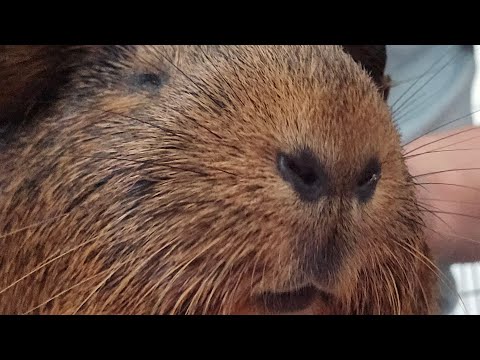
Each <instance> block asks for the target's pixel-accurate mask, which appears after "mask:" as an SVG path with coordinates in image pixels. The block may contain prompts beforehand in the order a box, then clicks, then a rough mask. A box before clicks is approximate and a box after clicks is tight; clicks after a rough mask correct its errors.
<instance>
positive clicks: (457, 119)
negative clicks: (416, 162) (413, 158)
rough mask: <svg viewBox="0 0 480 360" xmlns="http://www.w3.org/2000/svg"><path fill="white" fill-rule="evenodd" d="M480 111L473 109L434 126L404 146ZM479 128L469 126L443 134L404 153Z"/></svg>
mask: <svg viewBox="0 0 480 360" xmlns="http://www.w3.org/2000/svg"><path fill="white" fill-rule="evenodd" d="M478 112H480V109H478V110H475V111H472V112H470V113H468V114H467V115H463V116H461V117H458V118H456V119H453V120H451V121H447V122H446V123H443V124H442V125H439V126H437V127H435V128H433V129H432V130H430V131H428V132H426V133H425V134H423V135H421V136H417V137H416V138H414V139H412V140H411V141H409V142H407V143H406V144H404V145H403V147H405V146H408V145H410V144H413V143H414V142H415V141H417V140H420V139H421V138H423V137H424V136H426V135H429V134H431V133H433V132H434V131H437V130H440V129H441V128H443V127H445V126H448V125H450V124H453V123H455V122H457V121H460V120H463V119H466V118H468V117H470V116H472V115H473V114H476V113H478ZM478 129H479V128H477V127H474V128H468V129H464V130H460V131H458V132H455V133H453V134H449V135H446V136H443V137H441V138H440V139H436V140H432V141H430V142H428V143H426V144H423V145H421V146H419V147H416V148H414V149H412V150H409V151H408V152H406V153H405V154H404V155H408V154H410V153H412V152H414V151H416V150H418V149H421V148H424V147H425V146H428V145H431V144H435V143H437V142H439V141H442V140H444V139H448V138H451V137H453V136H457V135H460V134H463V133H467V132H470V131H474V130H478Z"/></svg>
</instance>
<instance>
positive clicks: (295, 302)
mask: <svg viewBox="0 0 480 360" xmlns="http://www.w3.org/2000/svg"><path fill="white" fill-rule="evenodd" d="M327 296H328V295H327V294H326V293H324V292H323V291H321V290H318V289H317V288H315V287H313V286H310V285H308V286H304V287H302V288H300V289H297V290H293V291H285V292H271V291H268V292H264V293H262V294H260V295H258V296H257V297H256V299H255V301H256V303H257V304H258V305H259V306H260V307H262V308H263V309H264V310H266V311H267V312H269V313H273V314H285V313H295V312H298V311H302V310H304V309H306V308H307V307H309V306H310V305H312V303H313V302H314V300H315V299H316V298H319V297H320V298H325V297H327Z"/></svg>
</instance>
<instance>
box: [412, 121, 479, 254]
mask: <svg viewBox="0 0 480 360" xmlns="http://www.w3.org/2000/svg"><path fill="white" fill-rule="evenodd" d="M405 156H406V158H407V164H408V166H409V169H410V172H411V174H412V175H413V176H416V182H417V184H422V186H418V187H417V189H418V193H419V195H418V197H419V200H420V201H421V204H422V205H423V206H424V207H426V208H428V209H430V210H432V212H434V214H431V213H428V214H427V215H426V217H425V220H426V226H427V227H428V228H429V230H428V231H427V234H428V241H429V245H430V247H431V249H432V252H433V255H434V256H435V257H436V258H437V259H438V260H439V261H442V262H447V263H465V262H475V261H479V260H480V128H476V127H473V126H472V127H467V128H461V129H458V130H454V131H449V132H439V133H435V134H434V135H428V136H424V137H422V139H419V140H416V141H413V142H412V143H411V144H407V145H406V146H405ZM445 170H455V171H445ZM430 173H432V174H430ZM422 174H426V175H422ZM420 175H422V176H420ZM439 183H442V184H439ZM446 184H449V185H446ZM459 214H461V215H459ZM433 230H434V231H433Z"/></svg>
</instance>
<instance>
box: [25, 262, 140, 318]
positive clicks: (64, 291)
mask: <svg viewBox="0 0 480 360" xmlns="http://www.w3.org/2000/svg"><path fill="white" fill-rule="evenodd" d="M129 261H133V259H128V260H125V261H123V262H121V263H119V264H117V266H115V268H114V270H113V271H117V270H118V269H119V268H120V267H122V266H123V265H125V264H127V263H128V262H129ZM110 271H111V269H106V270H103V271H101V272H99V273H98V274H95V275H92V276H90V277H88V278H86V279H83V280H82V281H80V282H78V283H76V284H75V285H72V286H70V287H69V288H67V289H65V290H63V291H61V292H59V293H56V294H55V295H54V296H52V297H51V298H49V299H47V300H45V301H44V302H42V303H41V304H39V305H37V306H35V307H33V308H31V309H30V310H28V311H26V312H25V313H24V314H23V315H28V314H30V313H31V312H33V311H35V310H37V309H39V308H41V307H42V306H44V305H46V304H48V303H49V302H51V301H53V300H55V299H56V298H58V297H60V296H62V295H64V294H66V293H68V292H70V291H72V290H73V289H75V288H77V287H78V286H80V285H82V284H84V283H86V282H88V281H90V280H93V279H95V278H97V277H99V276H101V275H103V274H105V273H107V272H110ZM110 276H111V275H110V274H109V275H108V277H110Z"/></svg>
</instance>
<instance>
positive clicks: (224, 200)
mask: <svg viewBox="0 0 480 360" xmlns="http://www.w3.org/2000/svg"><path fill="white" fill-rule="evenodd" d="M385 62H386V52H385V47H384V46H380V45H375V46H371V45H368V46H367V45H338V46H337V45H335V46H334V45H323V46H320V45H319V46H260V45H258V46H226V45H224V46H213V45H210V46H79V45H77V46H43V45H42V46H40V45H35V46H2V47H1V48H0V164H1V171H0V242H1V248H2V251H1V252H0V313H2V314H432V313H435V312H436V311H437V310H438V305H437V298H438V296H437V282H438V281H437V275H436V272H435V269H434V265H433V262H432V260H431V256H430V253H429V249H428V246H427V244H426V241H425V237H424V231H423V226H422V224H423V219H422V216H421V211H420V210H419V206H418V204H417V199H416V195H415V189H414V186H413V180H412V177H411V176H410V174H409V172H408V169H407V167H406V165H405V162H404V158H403V156H402V147H401V143H400V136H399V133H398V130H397V128H396V127H395V124H394V122H393V121H392V116H391V112H390V109H389V107H388V105H387V103H386V99H387V97H388V88H389V85H388V83H389V82H388V77H387V76H386V74H384V69H385Z"/></svg>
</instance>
